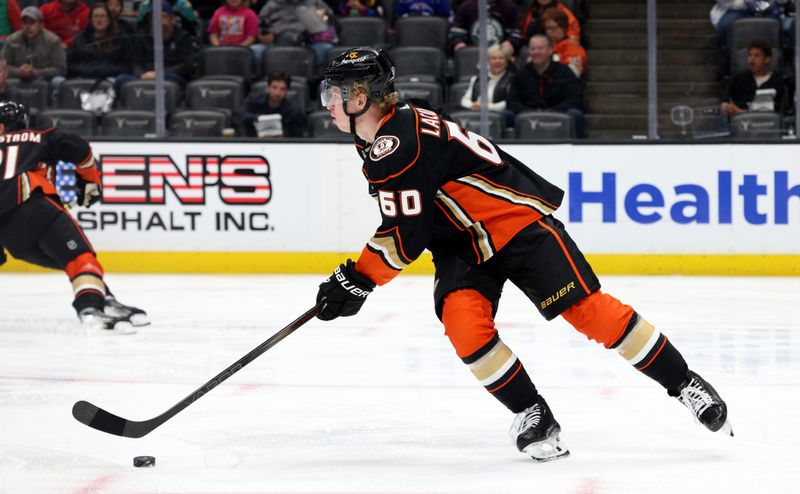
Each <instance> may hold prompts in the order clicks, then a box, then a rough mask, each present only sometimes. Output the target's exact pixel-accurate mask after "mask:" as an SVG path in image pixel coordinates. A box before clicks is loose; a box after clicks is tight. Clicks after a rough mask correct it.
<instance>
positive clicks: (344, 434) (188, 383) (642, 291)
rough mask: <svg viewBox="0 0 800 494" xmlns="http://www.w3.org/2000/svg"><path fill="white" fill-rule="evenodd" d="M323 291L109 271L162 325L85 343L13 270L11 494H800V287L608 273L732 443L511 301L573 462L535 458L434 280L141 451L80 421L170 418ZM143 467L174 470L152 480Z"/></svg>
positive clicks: (46, 278) (62, 285)
mask: <svg viewBox="0 0 800 494" xmlns="http://www.w3.org/2000/svg"><path fill="white" fill-rule="evenodd" d="M321 278H323V277H321V276H121V275H116V276H115V275H110V276H109V277H108V282H109V283H110V284H111V286H112V288H113V289H114V290H115V292H116V294H117V296H118V298H119V299H120V300H121V301H123V302H125V303H129V304H134V305H138V306H140V307H142V308H145V309H147V310H148V312H149V313H150V315H151V317H152V319H153V325H152V326H150V327H148V328H145V329H143V330H141V331H140V332H139V334H137V335H133V336H109V335H101V336H86V335H84V334H82V332H81V330H80V329H79V328H78V327H77V321H76V320H74V313H73V312H72V308H71V307H70V301H71V300H70V298H71V297H70V292H69V288H68V286H67V281H66V279H65V277H64V276H63V275H60V274H52V275H15V274H8V273H2V274H0V492H2V493H13V494H17V493H20V494H30V493H67V494H79V493H80V494H95V493H202V494H215V493H275V494H305V493H335V494H346V493H348V494H349V493H353V494H367V493H370V494H421V493H453V494H462V493H465V494H466V493H481V494H483V493H542V494H555V493H569V494H591V493H597V494H600V493H626V494H627V493H647V494H659V493H670V494H672V493H678V494H684V493H694V492H697V493H704V494H707V493H724V494H730V493H748V494H750V493H770V494H774V493H797V492H800V471H799V470H800V460H798V458H799V457H800V430H799V429H798V421H797V419H796V417H797V415H798V408H800V406H799V405H800V394H799V393H798V391H800V389H799V386H798V384H800V280H798V279H797V278H699V277H608V276H607V277H604V278H603V282H604V287H605V289H606V290H607V291H608V292H610V293H613V294H615V295H616V296H618V297H619V298H621V299H622V300H623V301H625V302H627V303H629V304H631V305H633V306H634V307H635V308H636V309H637V310H639V312H640V313H641V314H643V315H644V316H645V317H646V318H647V319H648V320H649V321H651V322H653V323H654V324H655V325H656V327H658V328H659V329H661V330H662V331H663V332H664V333H665V334H667V336H668V337H669V338H670V340H671V341H672V342H673V343H674V344H675V345H676V346H677V347H678V349H680V350H681V351H682V352H683V355H684V356H685V357H686V359H687V361H688V362H689V365H690V366H691V367H692V368H693V369H695V370H697V371H698V372H699V373H700V374H701V375H703V376H704V377H705V378H706V379H708V380H709V381H710V382H711V383H712V384H713V385H714V386H715V387H716V388H717V389H718V391H719V392H720V393H721V394H722V396H723V398H725V399H726V400H727V402H728V405H729V409H730V416H731V420H732V423H733V427H734V431H735V433H736V437H735V438H727V437H722V436H717V435H713V434H711V433H709V432H707V431H706V430H705V429H702V428H701V427H700V426H698V425H696V424H695V423H694V422H693V421H692V419H691V416H690V414H689V412H688V411H687V410H686V409H685V408H684V407H683V406H682V405H680V404H679V403H678V402H677V401H675V400H674V399H672V398H669V397H667V395H666V393H665V392H664V391H663V390H662V389H661V388H660V387H659V386H658V385H657V384H655V383H653V382H651V381H650V380H649V379H647V378H645V377H644V376H642V375H640V374H639V373H637V372H636V371H634V370H632V369H631V368H630V367H629V366H628V364H627V363H626V362H624V361H623V360H622V358H620V357H619V356H618V355H617V354H616V353H615V352H613V351H607V350H604V349H603V348H602V347H600V346H599V345H597V344H595V343H592V342H589V341H587V340H586V339H585V338H584V337H583V336H581V335H580V334H578V333H577V332H575V331H574V330H572V329H571V328H570V327H569V326H568V325H567V324H566V323H565V322H564V321H563V320H561V319H557V320H555V321H552V322H549V323H548V322H546V321H544V320H543V319H542V318H541V317H540V316H539V315H538V313H537V312H536V311H535V309H534V308H533V306H532V305H531V304H530V303H529V302H528V301H527V300H525V299H524V298H523V297H522V296H521V295H520V294H519V292H518V291H517V290H516V289H515V288H514V287H513V286H511V285H508V286H507V287H506V294H505V296H504V298H503V300H502V303H501V305H500V311H499V313H498V316H497V325H498V328H499V330H500V335H501V337H502V338H503V340H504V341H505V342H506V343H507V344H508V345H509V346H510V347H511V348H512V349H513V350H514V351H515V352H516V353H517V355H519V357H520V358H521V359H522V361H523V362H524V363H525V364H526V368H527V370H528V372H529V373H530V374H531V375H532V376H533V378H534V381H535V382H536V384H537V386H538V388H539V390H540V391H541V392H542V393H543V395H544V396H545V397H546V398H547V400H548V403H549V404H550V405H551V407H552V408H553V409H554V412H555V415H556V417H557V419H558V420H559V422H560V423H561V425H562V428H563V432H562V439H563V440H564V441H565V442H566V444H567V445H568V446H569V447H570V449H571V452H572V456H570V457H569V458H567V459H565V460H560V461H556V462H551V463H543V464H537V463H535V462H533V461H532V460H530V459H529V458H526V457H525V456H523V455H522V454H520V453H518V452H517V451H516V449H515V448H514V447H513V446H512V445H511V444H510V441H509V439H508V436H507V430H508V427H509V426H510V424H511V420H512V417H511V414H510V413H509V412H508V411H507V410H505V408H504V407H502V406H501V405H500V404H499V403H497V402H496V401H495V400H494V399H493V398H491V396H489V395H488V394H487V393H486V391H484V390H483V388H482V387H481V386H480V385H478V383H477V382H476V381H475V379H474V378H473V377H472V375H471V374H470V372H469V371H468V370H467V368H466V366H464V365H463V364H462V363H461V362H460V360H459V359H458V358H457V357H456V356H455V354H454V352H453V350H452V349H451V347H450V344H449V342H448V340H447V338H446V337H444V336H443V330H442V328H441V326H440V324H439V322H438V321H437V319H436V317H435V316H434V314H433V311H432V301H431V288H432V280H431V279H430V278H429V277H413V276H401V277H400V278H398V279H397V280H395V281H394V282H392V283H391V284H389V285H388V286H386V287H382V288H380V289H378V290H376V292H375V293H374V294H373V295H371V296H370V299H369V300H368V301H367V303H366V305H365V306H364V309H363V310H362V312H361V313H360V314H358V315H357V316H356V317H351V318H344V319H339V320H336V321H333V322H330V323H323V322H321V321H317V320H313V321H311V322H309V323H308V324H307V325H306V326H304V327H302V328H301V329H300V330H298V331H297V332H296V333H294V334H292V335H291V336H289V337H288V338H287V339H286V340H284V341H283V342H281V343H280V344H278V345H277V346H275V347H274V348H273V349H272V350H270V351H268V352H267V353H266V354H264V355H262V356H261V357H260V358H259V359H257V360H256V361H254V362H253V363H252V364H250V365H249V366H247V367H245V368H244V369H243V370H242V371H241V372H239V373H238V374H236V375H235V376H233V377H232V378H231V379H229V380H228V381H226V382H225V383H224V384H222V385H221V386H219V387H218V388H217V389H215V390H213V391H212V392H210V393H209V394H207V395H206V396H204V397H203V398H202V399H200V400H199V401H197V402H196V403H194V404H193V405H191V406H190V407H189V408H187V409H186V410H184V411H183V412H181V413H180V414H179V415H177V416H176V417H174V418H173V419H172V420H170V421H168V422H167V423H165V424H164V425H163V426H161V427H160V428H158V429H156V430H155V431H154V432H152V433H151V434H150V435H148V436H145V437H144V438H142V439H126V438H120V437H116V436H111V435H106V434H103V433H100V432H97V431H95V430H92V429H90V428H88V427H86V426H84V425H82V424H80V423H78V422H77V421H75V420H74V419H73V418H72V416H71V413H70V410H71V408H72V404H73V403H74V402H75V401H77V400H81V399H82V400H88V401H91V402H93V403H95V404H97V405H98V406H100V407H102V408H105V409H107V410H109V411H111V412H114V413H117V414H119V415H122V416H123V417H126V418H130V419H135V420H144V419H147V418H151V417H154V416H156V415H158V414H160V413H162V412H163V411H165V410H166V409H168V408H169V407H171V406H172V405H174V404H175V403H177V402H178V401H179V400H180V399H181V398H183V397H184V396H186V395H187V394H189V393H190V392H191V391H193V390H194V389H196V388H197V387H199V386H200V385H201V384H203V383H204V382H206V381H207V380H208V379H210V378H211V377H213V376H214V375H215V374H217V373H218V372H219V371H221V370H222V369H224V368H225V367H227V366H228V365H230V364H231V363H233V362H234V361H236V360H237V359H238V358H240V357H241V356H242V355H244V354H245V353H247V352H248V351H250V350H251V349H252V348H254V347H255V346H257V345H258V344H259V343H261V342H262V341H263V340H265V339H266V338H268V337H269V336H270V335H272V334H273V333H274V332H275V331H277V330H278V329H280V328H282V327H283V326H285V325H286V324H287V323H289V322H290V321H291V320H293V319H294V318H295V317H297V316H298V315H300V314H301V313H303V312H304V311H306V310H307V309H308V308H310V307H311V305H313V300H314V296H315V294H316V286H317V284H318V283H319V282H320V281H321ZM136 455H153V456H155V457H156V459H157V464H156V467H155V468H151V469H136V468H134V467H133V466H132V458H133V457H134V456H136Z"/></svg>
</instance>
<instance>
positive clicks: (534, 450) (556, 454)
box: [522, 436, 569, 463]
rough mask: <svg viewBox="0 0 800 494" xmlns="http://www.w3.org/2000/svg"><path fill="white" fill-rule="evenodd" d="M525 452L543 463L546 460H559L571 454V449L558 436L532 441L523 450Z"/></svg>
mask: <svg viewBox="0 0 800 494" xmlns="http://www.w3.org/2000/svg"><path fill="white" fill-rule="evenodd" d="M522 452H523V453H525V454H527V455H530V457H531V458H533V459H534V460H536V461H538V462H540V463H543V462H545V461H553V460H558V459H560V458H566V457H567V456H569V449H568V448H567V445H566V444H564V443H563V442H562V441H561V439H559V437H558V436H555V437H551V438H549V439H545V440H544V441H539V442H538V443H531V444H529V445H527V446H525V448H523V450H522Z"/></svg>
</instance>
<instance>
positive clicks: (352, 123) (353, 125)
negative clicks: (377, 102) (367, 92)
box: [342, 99, 372, 134]
mask: <svg viewBox="0 0 800 494" xmlns="http://www.w3.org/2000/svg"><path fill="white" fill-rule="evenodd" d="M348 103H350V100H349V99H348V100H347V101H344V105H342V109H343V110H344V114H345V115H347V116H348V117H350V133H351V134H355V133H356V118H358V117H360V116H361V115H363V114H365V113H366V112H367V110H369V107H370V106H371V105H372V102H371V101H370V100H369V99H367V104H366V105H364V108H362V109H361V110H360V111H359V112H357V113H350V112H348V111H347V104H348Z"/></svg>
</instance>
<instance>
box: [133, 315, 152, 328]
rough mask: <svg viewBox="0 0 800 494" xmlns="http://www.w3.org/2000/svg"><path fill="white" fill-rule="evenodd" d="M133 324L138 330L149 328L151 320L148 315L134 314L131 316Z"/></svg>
mask: <svg viewBox="0 0 800 494" xmlns="http://www.w3.org/2000/svg"><path fill="white" fill-rule="evenodd" d="M131 324H133V325H134V327H137V328H138V327H141V326H149V325H150V319H149V318H148V317H147V314H133V315H132V316H131Z"/></svg>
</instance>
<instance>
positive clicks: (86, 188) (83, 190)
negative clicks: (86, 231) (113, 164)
mask: <svg viewBox="0 0 800 494" xmlns="http://www.w3.org/2000/svg"><path fill="white" fill-rule="evenodd" d="M77 189H78V190H77V192H78V204H80V205H81V206H83V207H85V208H88V207H90V206H91V205H92V204H94V203H96V202H97V201H99V200H100V197H101V196H102V192H103V190H102V189H101V188H100V184H96V183H94V182H88V181H85V180H82V179H81V178H78V187H77Z"/></svg>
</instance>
